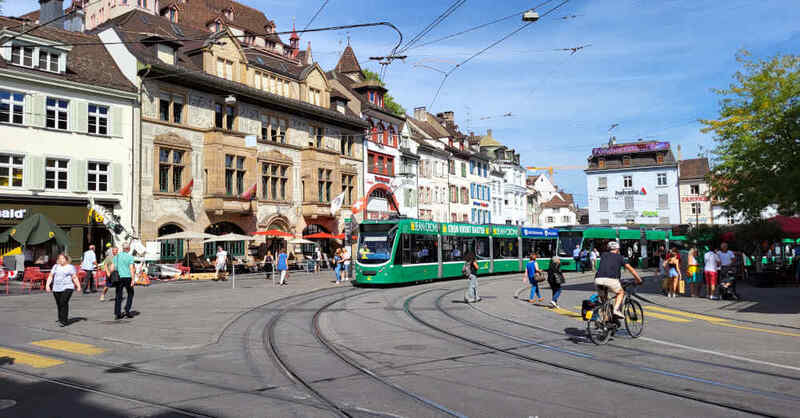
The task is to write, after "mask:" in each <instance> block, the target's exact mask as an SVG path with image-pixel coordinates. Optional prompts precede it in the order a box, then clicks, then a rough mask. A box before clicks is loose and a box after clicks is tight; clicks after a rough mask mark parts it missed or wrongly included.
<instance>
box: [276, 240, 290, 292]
mask: <svg viewBox="0 0 800 418" xmlns="http://www.w3.org/2000/svg"><path fill="white" fill-rule="evenodd" d="M278 271H279V272H280V275H281V281H280V284H281V286H283V285H286V284H289V283H287V281H286V279H287V277H286V276H288V275H289V256H287V255H286V248H281V252H280V254H278Z"/></svg>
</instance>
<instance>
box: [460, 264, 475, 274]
mask: <svg viewBox="0 0 800 418" xmlns="http://www.w3.org/2000/svg"><path fill="white" fill-rule="evenodd" d="M470 264H472V263H468V262H464V267H462V268H461V274H462V275H463V276H464V277H469V274H470V273H472V269H471V268H470Z"/></svg>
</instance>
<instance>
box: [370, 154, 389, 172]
mask: <svg viewBox="0 0 800 418" xmlns="http://www.w3.org/2000/svg"><path fill="white" fill-rule="evenodd" d="M367 169H368V171H369V172H370V173H372V174H383V175H386V176H394V157H392V156H391V155H384V154H378V153H376V152H370V153H368V154H367Z"/></svg>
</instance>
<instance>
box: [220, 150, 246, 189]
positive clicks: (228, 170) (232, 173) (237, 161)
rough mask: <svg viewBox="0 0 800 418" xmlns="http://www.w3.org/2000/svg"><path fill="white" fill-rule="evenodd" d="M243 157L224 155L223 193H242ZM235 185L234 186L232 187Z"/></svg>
mask: <svg viewBox="0 0 800 418" xmlns="http://www.w3.org/2000/svg"><path fill="white" fill-rule="evenodd" d="M244 175H245V169H244V157H239V156H236V155H230V154H226V155H225V194H227V195H228V196H233V194H234V193H236V194H238V195H241V194H244ZM234 186H235V188H234Z"/></svg>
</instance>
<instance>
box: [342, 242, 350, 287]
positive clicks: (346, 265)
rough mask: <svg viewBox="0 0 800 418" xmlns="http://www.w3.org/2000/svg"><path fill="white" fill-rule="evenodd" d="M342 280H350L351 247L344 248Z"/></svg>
mask: <svg viewBox="0 0 800 418" xmlns="http://www.w3.org/2000/svg"><path fill="white" fill-rule="evenodd" d="M342 280H344V281H349V280H350V247H349V246H348V247H344V248H343V249H342Z"/></svg>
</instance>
